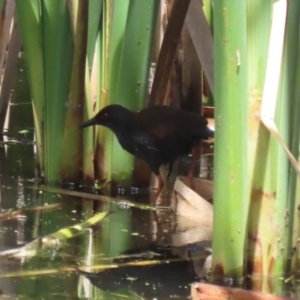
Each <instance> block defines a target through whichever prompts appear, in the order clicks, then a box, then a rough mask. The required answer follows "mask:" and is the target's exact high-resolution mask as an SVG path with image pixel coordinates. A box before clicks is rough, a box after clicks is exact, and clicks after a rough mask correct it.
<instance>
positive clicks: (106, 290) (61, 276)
mask: <svg viewBox="0 0 300 300" xmlns="http://www.w3.org/2000/svg"><path fill="white" fill-rule="evenodd" d="M24 147H26V151H25V152H24ZM22 149H23V150H22ZM28 150H29V151H28ZM12 153H13V154H12ZM0 160H1V161H0V197H1V213H0V222H1V235H0V251H1V253H0V290H1V293H2V296H0V298H1V299H2V297H3V299H5V298H9V299H20V298H21V299H66V298H67V299H73V298H74V299H142V298H143V299H153V298H156V299H170V298H171V297H172V298H175V299H176V298H177V299H187V298H188V297H189V296H190V284H191V283H192V282H193V281H195V280H197V279H198V278H199V276H202V274H201V270H202V266H203V264H204V262H205V259H206V257H207V255H208V253H209V251H208V252H207V246H209V244H210V242H209V241H206V242H204V243H196V244H192V242H193V241H192V242H191V243H190V242H189V240H188V239H187V237H186V236H185V235H184V233H185V232H187V230H188V226H192V227H193V228H195V226H196V225H197V224H194V223H191V224H189V221H188V220H187V223H186V226H184V227H182V224H184V222H182V221H181V225H180V224H178V222H177V219H176V216H175V215H174V214H173V213H172V212H171V211H170V210H168V209H161V210H156V209H153V207H152V208H151V207H149V206H147V205H144V204H145V203H148V202H149V199H148V198H149V191H143V193H141V194H135V195H134V196H124V195H119V196H118V197H117V198H115V199H113V200H112V199H110V198H108V197H103V196H102V197H101V196H97V195H95V194H94V195H91V194H87V193H81V194H80V192H77V193H79V194H74V193H76V192H74V191H70V190H66V189H59V188H47V187H44V188H42V187H39V186H37V185H36V184H35V183H32V178H33V176H34V173H33V171H32V170H33V169H34V156H33V145H28V144H26V145H22V144H18V143H11V142H6V143H3V142H1V144H0ZM25 162H26V163H25ZM28 166H30V167H31V171H28V170H25V168H28ZM62 191H64V192H62ZM80 195H81V196H80ZM128 204H130V205H128ZM99 212H107V216H106V217H105V218H104V219H103V220H101V221H100V222H97V223H95V224H92V225H91V226H86V224H85V225H84V226H83V227H82V228H83V229H78V228H79V227H80V226H79V225H78V224H81V225H82V224H84V222H85V221H86V220H89V219H91V218H93V217H94V216H95V215H96V214H97V213H99ZM72 226H73V227H72ZM85 226H86V227H85ZM63 228H65V229H63ZM62 229H63V230H62ZM68 230H69V231H68ZM75 231H76V232H75ZM74 232H75V233H74ZM181 236H182V237H184V238H183V239H182V241H181V238H180V237H181ZM45 237H47V242H45V240H46V238H45ZM51 238H52V240H51ZM49 240H50V241H51V242H50V243H49ZM33 243H34V247H33V246H32V245H33ZM45 245H46V246H45ZM191 257H193V258H195V260H194V261H192V260H191V259H190V258H191Z"/></svg>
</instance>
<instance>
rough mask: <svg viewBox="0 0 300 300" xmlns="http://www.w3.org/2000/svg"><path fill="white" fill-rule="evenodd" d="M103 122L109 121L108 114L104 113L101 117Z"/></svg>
mask: <svg viewBox="0 0 300 300" xmlns="http://www.w3.org/2000/svg"><path fill="white" fill-rule="evenodd" d="M100 118H101V120H107V119H108V114H107V113H103V114H102V115H101V116H100Z"/></svg>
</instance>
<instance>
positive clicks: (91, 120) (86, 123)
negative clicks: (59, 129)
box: [79, 118, 97, 129]
mask: <svg viewBox="0 0 300 300" xmlns="http://www.w3.org/2000/svg"><path fill="white" fill-rule="evenodd" d="M93 125H97V121H96V119H95V118H93V119H90V120H88V121H85V122H84V123H82V124H81V125H80V126H79V128H80V129H83V128H85V127H88V126H93Z"/></svg>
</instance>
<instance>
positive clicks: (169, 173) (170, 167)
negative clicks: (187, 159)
mask: <svg viewBox="0 0 300 300" xmlns="http://www.w3.org/2000/svg"><path fill="white" fill-rule="evenodd" d="M172 169H173V163H170V164H169V170H168V175H167V179H168V180H169V179H170V175H171V173H172Z"/></svg>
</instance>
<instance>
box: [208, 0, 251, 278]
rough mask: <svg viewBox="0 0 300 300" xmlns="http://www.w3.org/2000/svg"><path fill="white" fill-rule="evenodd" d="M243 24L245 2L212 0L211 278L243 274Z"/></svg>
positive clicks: (245, 206) (244, 56) (245, 58)
mask: <svg viewBox="0 0 300 300" xmlns="http://www.w3.org/2000/svg"><path fill="white" fill-rule="evenodd" d="M246 25H247V23H246V3H245V2H240V1H238V0H234V1H232V0H222V1H217V2H215V6H214V29H215V34H214V37H215V40H214V47H215V50H214V51H215V52H214V54H215V72H214V73H215V116H216V122H215V124H216V141H215V175H214V180H215V184H214V226H213V274H214V275H215V276H216V277H219V276H224V275H228V276H237V277H240V276H241V275H242V274H243V262H244V255H243V253H244V245H245V234H246V220H247V208H248V193H247V176H246V174H247V161H246V158H247V136H246V135H245V132H247V121H246V114H247V105H246V104H247V102H246V101H247V48H246V45H247V43H246ZM229 133H230V134H229Z"/></svg>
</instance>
